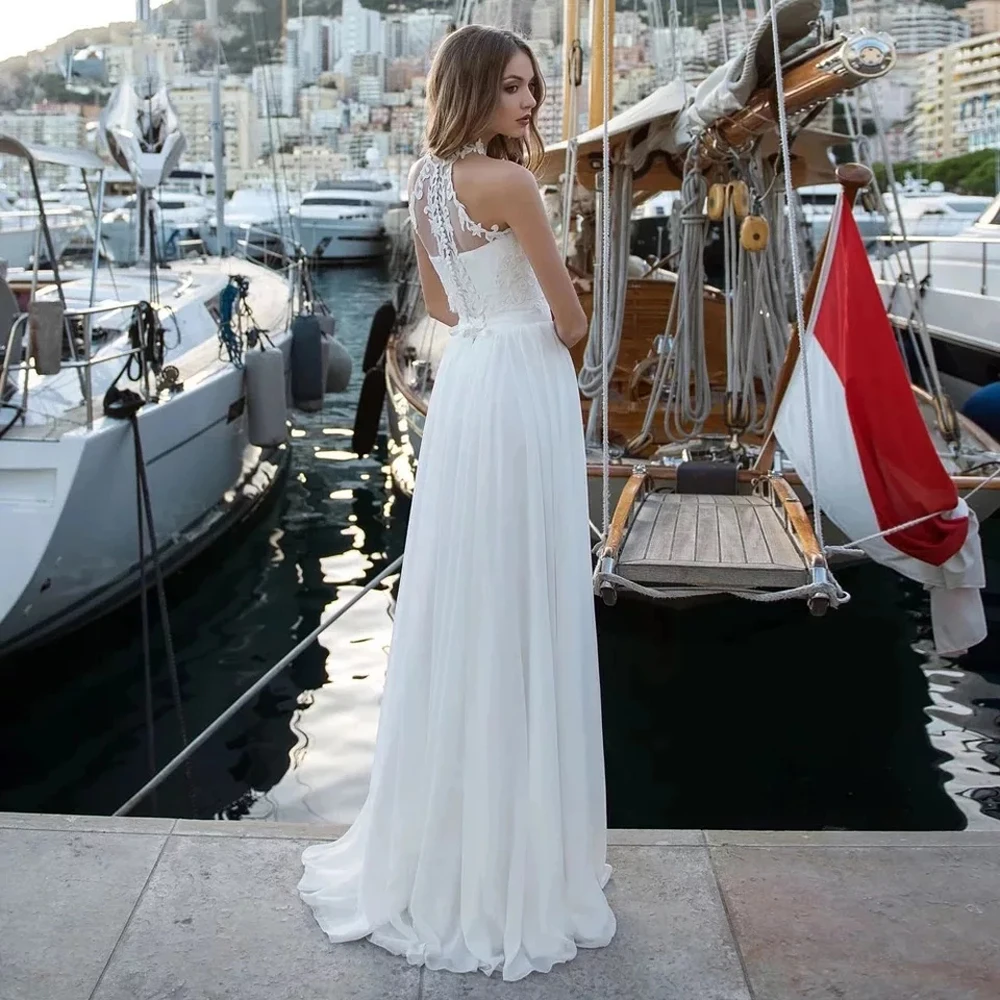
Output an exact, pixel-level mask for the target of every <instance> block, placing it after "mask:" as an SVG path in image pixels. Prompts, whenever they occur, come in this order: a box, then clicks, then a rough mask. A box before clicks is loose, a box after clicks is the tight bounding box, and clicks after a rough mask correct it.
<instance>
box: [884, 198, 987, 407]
mask: <svg viewBox="0 0 1000 1000" xmlns="http://www.w3.org/2000/svg"><path fill="white" fill-rule="evenodd" d="M973 211H974V212H975V214H973ZM893 218H895V215H894V216H893ZM903 219H904V224H905V227H906V241H905V242H904V240H903V238H902V236H901V235H899V233H898V231H897V232H895V233H893V234H891V235H889V236H886V237H883V238H882V239H881V241H880V244H879V248H878V249H877V250H876V251H875V252H873V253H872V254H870V259H871V262H872V268H873V269H874V271H875V275H876V278H877V279H878V281H879V286H880V288H881V290H882V297H883V300H884V301H885V303H886V309H887V311H888V312H889V315H890V316H891V317H892V319H893V323H894V325H895V326H896V327H897V328H898V329H900V330H908V329H910V328H913V327H914V326H915V325H916V324H917V323H918V321H919V320H918V314H917V309H916V304H915V303H914V297H915V296H916V297H917V298H919V308H920V313H921V314H922V316H923V320H924V322H925V323H926V326H927V332H928V334H929V337H930V342H931V344H932V347H933V351H934V356H935V358H936V359H937V366H938V369H939V370H940V373H941V379H942V382H943V384H944V387H945V388H946V389H947V390H948V392H949V394H950V395H951V396H952V398H953V399H954V400H955V402H956V403H957V404H958V405H959V406H961V405H963V404H964V403H965V401H966V400H967V399H968V397H969V396H970V395H971V394H972V393H973V392H975V391H976V390H977V389H978V388H980V387H982V386H984V385H986V384H988V383H990V382H994V381H996V380H997V379H998V378H1000V326H998V325H997V315H998V314H1000V196H998V197H997V198H995V199H990V198H982V197H973V196H961V195H952V194H947V193H943V192H936V193H934V194H933V195H929V196H924V195H920V196H917V197H909V198H906V199H905V200H903ZM908 275H912V280H909V279H908V278H907V276H908ZM914 286H915V287H916V289H917V291H916V293H915V292H914V291H913V287H914ZM911 360H915V359H911Z"/></svg>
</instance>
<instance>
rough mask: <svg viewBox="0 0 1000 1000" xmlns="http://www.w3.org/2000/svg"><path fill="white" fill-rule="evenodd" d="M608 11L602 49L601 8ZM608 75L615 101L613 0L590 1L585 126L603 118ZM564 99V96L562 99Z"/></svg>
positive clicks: (611, 101) (601, 120)
mask: <svg viewBox="0 0 1000 1000" xmlns="http://www.w3.org/2000/svg"><path fill="white" fill-rule="evenodd" d="M605 9H607V12H608V50H607V52H605V51H604V11H605ZM605 74H606V75H607V79H608V90H609V93H610V97H611V100H610V101H609V102H608V108H609V113H610V112H611V111H612V110H613V108H614V100H615V0H591V4H590V86H589V87H588V92H587V125H588V127H589V128H597V126H598V125H600V124H601V123H602V122H603V121H604V77H605ZM564 99H565V98H564Z"/></svg>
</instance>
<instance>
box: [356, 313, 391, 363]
mask: <svg viewBox="0 0 1000 1000" xmlns="http://www.w3.org/2000/svg"><path fill="white" fill-rule="evenodd" d="M395 325H396V307H395V306H394V305H393V304H392V303H391V302H383V303H382V305H380V306H379V307H378V309H376V310H375V315H374V316H372V325H371V326H370V327H369V329H368V343H367V344H366V345H365V355H364V358H363V360H362V362H361V370H362V371H363V372H365V373H366V374H367V373H368V372H369V371H371V369H372V368H374V367H375V365H377V364H378V362H379V358H381V357H382V355H383V354H384V353H385V345H386V344H387V343H388V342H389V335H390V334H391V333H392V330H393V327H394V326H395Z"/></svg>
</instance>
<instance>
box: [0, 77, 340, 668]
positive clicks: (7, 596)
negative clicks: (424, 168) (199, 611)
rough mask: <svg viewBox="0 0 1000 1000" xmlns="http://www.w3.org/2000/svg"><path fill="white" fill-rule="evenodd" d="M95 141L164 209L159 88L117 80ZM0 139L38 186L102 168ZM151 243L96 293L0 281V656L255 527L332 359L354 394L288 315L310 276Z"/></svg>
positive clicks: (163, 108) (312, 321)
mask: <svg viewBox="0 0 1000 1000" xmlns="http://www.w3.org/2000/svg"><path fill="white" fill-rule="evenodd" d="M214 85H215V87H216V88H218V86H219V83H218V73H216V76H215V81H214ZM103 128H104V131H105V134H106V136H107V138H108V146H109V149H110V150H111V153H112V155H113V156H114V158H115V161H116V162H117V163H118V164H119V165H120V166H121V167H122V168H123V169H127V170H128V171H129V172H130V174H131V175H132V177H133V178H134V180H135V183H136V185H137V188H138V189H140V190H141V191H143V193H144V195H145V196H146V197H147V198H150V199H151V200H153V203H154V204H157V203H156V201H155V199H152V194H153V192H156V191H158V190H159V189H160V188H161V185H162V184H163V182H164V181H165V180H166V178H167V177H168V175H169V173H170V170H171V169H172V168H173V167H174V166H175V165H176V162H177V160H178V159H179V157H180V155H181V153H182V152H183V149H184V138H183V135H182V134H181V133H180V130H179V126H178V122H177V117H176V114H175V112H174V109H173V107H172V105H171V102H170V98H169V95H168V94H167V92H166V90H165V89H163V88H160V89H154V86H153V85H152V84H151V83H147V82H146V81H143V82H142V83H141V84H137V85H136V86H133V85H132V83H131V81H127V80H126V81H123V82H122V83H120V84H119V85H118V87H117V88H116V90H115V91H114V92H113V93H112V96H111V99H110V102H109V105H108V107H107V108H106V109H105V113H104V117H103ZM2 142H3V145H2V146H0V148H2V149H3V150H4V152H5V153H7V154H8V155H13V154H17V155H20V156H21V157H22V158H24V159H26V160H28V161H29V163H30V165H31V167H32V169H33V170H34V165H35V163H37V162H46V161H47V162H56V163H62V164H64V165H65V164H67V163H68V164H69V165H72V166H74V167H76V168H77V169H79V170H86V171H91V172H93V173H95V174H97V175H98V176H100V175H101V174H102V173H103V170H104V163H103V161H101V160H100V159H99V158H98V157H96V156H95V155H94V154H92V153H89V152H86V151H78V152H76V153H72V152H67V151H47V150H44V149H40V148H38V147H32V148H30V149H29V148H27V147H25V146H23V145H21V144H19V143H17V142H16V141H14V140H3V141H2ZM217 160H218V166H219V175H220V176H221V167H222V159H221V155H219V154H218V153H217ZM158 209H160V210H162V211H164V212H166V211H167V209H166V204H165V201H161V202H159V204H158ZM100 240H101V220H100V219H98V220H97V222H96V233H95V244H97V245H99V244H100ZM145 246H146V247H147V250H146V255H145V256H144V257H143V259H141V260H140V262H139V266H137V267H134V268H120V267H118V266H115V267H113V268H100V267H98V254H97V252H96V251H95V253H94V257H93V266H92V268H91V271H90V273H89V274H87V276H86V277H75V278H71V277H69V275H68V274H67V273H63V274H62V275H61V276H60V274H59V272H58V270H53V272H52V273H51V274H41V273H39V272H38V271H37V270H35V271H33V272H30V273H24V272H22V273H21V274H17V273H15V272H11V273H10V274H9V275H8V279H7V280H0V352H2V353H0V508H2V510H3V519H4V544H3V554H4V557H3V572H2V573H0V658H2V657H3V656H4V654H6V653H9V652H12V651H14V650H15V649H20V648H23V647H25V646H28V645H34V644H36V643H38V642H40V641H44V640H46V639H48V638H51V637H53V636H54V635H56V634H58V633H60V632H63V631H69V630H71V629H73V628H75V627H77V626H78V625H80V624H82V623H83V622H85V621H90V620H93V618H94V617H95V616H97V615H99V614H101V613H103V612H104V611H106V610H109V609H111V608H112V607H114V606H116V605H118V604H121V603H123V602H124V601H126V600H128V599H129V598H130V597H133V596H135V595H137V594H138V593H140V592H141V591H142V590H143V589H144V588H145V587H147V586H149V585H150V584H152V583H153V582H154V581H156V580H157V579H158V578H159V577H160V576H161V575H165V574H167V573H168V572H170V571H172V570H174V569H176V568H179V567H180V566H182V565H184V564H185V563H186V562H188V561H189V560H190V559H192V558H193V557H194V556H195V555H197V554H198V553H200V552H202V551H203V550H204V549H205V548H206V547H207V546H208V545H209V544H211V543H212V542H213V541H215V540H216V539H217V538H219V537H220V536H221V535H222V534H224V533H225V532H226V531H228V530H229V529H231V528H232V527H234V526H235V525H236V524H238V523H240V522H241V521H243V520H244V519H245V518H247V517H248V516H250V515H251V514H252V513H254V512H256V511H257V510H258V509H259V508H260V507H261V505H262V504H263V503H265V502H266V501H267V500H268V499H269V498H271V497H272V496H274V495H275V494H276V492H277V491H278V489H279V488H280V486H281V483H282V482H283V480H284V475H283V473H284V471H285V470H286V468H287V464H288V458H289V454H290V452H289V449H288V445H287V415H288V399H293V400H295V399H301V400H302V405H306V400H308V405H309V408H310V409H316V408H317V407H318V406H319V405H320V404H321V402H322V397H323V394H324V393H325V391H326V390H327V388H328V387H329V383H328V381H327V377H326V376H327V373H328V372H329V371H331V370H332V368H333V363H332V362H330V361H328V360H327V359H328V358H330V357H332V356H333V354H334V352H335V351H338V352H339V353H340V356H341V361H340V365H341V371H340V377H339V380H338V381H339V384H346V379H347V377H349V376H348V373H346V372H345V371H344V368H345V366H344V363H343V361H344V358H345V357H346V353H345V352H343V350H342V349H341V348H339V345H333V344H332V343H331V342H330V341H329V339H328V333H329V327H330V324H329V323H326V324H324V322H323V321H322V319H321V318H320V317H317V316H314V315H312V314H311V312H310V315H308V316H298V317H296V312H297V310H299V309H301V304H302V303H303V301H304V300H305V298H306V294H305V282H306V276H305V272H304V268H303V266H302V264H301V263H300V262H296V261H292V262H289V265H288V266H287V267H286V268H285V269H284V270H283V271H282V272H280V273H279V272H277V271H274V270H271V269H268V268H265V267H262V266H260V265H258V264H256V263H254V262H252V261H247V260H241V259H238V258H236V257H235V256H227V257H222V258H218V257H216V258H211V257H207V258H206V257H199V258H195V259H185V260H183V261H178V262H175V263H174V264H173V265H171V266H163V265H162V263H161V264H160V265H159V266H157V261H156V260H155V258H151V257H150V255H149V253H148V246H149V242H148V241H146V243H145ZM76 274H77V275H79V274H80V272H79V270H78V271H77V272H76ZM311 308H312V304H311V301H310V310H311ZM293 321H294V322H293ZM293 342H294V343H295V345H296V347H295V351H293ZM303 345H306V346H303ZM348 363H349V359H348ZM303 373H304V374H303ZM297 377H298V380H297ZM303 379H305V380H306V381H307V382H308V383H309V384H308V386H306V388H303V386H305V384H306V383H305V382H304V381H303ZM297 385H298V391H297Z"/></svg>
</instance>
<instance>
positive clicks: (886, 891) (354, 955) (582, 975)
mask: <svg viewBox="0 0 1000 1000" xmlns="http://www.w3.org/2000/svg"><path fill="white" fill-rule="evenodd" d="M337 832H338V831H337V830H334V829H332V828H329V827H323V826H318V825H316V826H291V825H286V824H278V823H266V822H239V823H221V822H193V821H185V820H176V821H175V820H170V819H164V820H158V819H128V818H126V819H108V818H101V817H70V816H35V815H20V814H9V813H8V814H4V813H0V1000H229V998H232V1000H368V998H371V1000H397V998H399V1000H452V998H460V997H461V998H466V1000H478V998H497V1000H506V998H512V997H516V998H525V1000H532V998H536V997H538V998H552V1000H566V998H591V997H593V998H600V1000H618V998H627V1000H660V998H662V1000H749V998H759V1000H812V998H817V1000H818V998H846V1000H997V998H998V997H1000V832H997V833H993V832H988V833H983V832H963V833H910V834H894V833H846V832H837V833H756V832H742V833H738V832H737V833H725V832H721V833H720V832H701V831H685V830H616V831H612V832H611V834H610V836H609V840H610V844H611V847H610V851H609V853H610V861H611V863H612V865H613V866H614V875H613V876H612V879H611V882H610V883H609V888H608V894H609V898H610V900H611V904H612V906H613V907H614V909H615V912H616V913H617V916H618V935H617V937H616V938H615V940H614V941H613V942H612V944H611V946H610V947H608V948H606V949H604V950H601V951H581V953H580V955H579V956H578V957H577V958H576V959H575V960H574V961H573V962H570V963H569V964H567V965H564V966H557V967H556V969H555V970H553V971H552V972H551V973H549V974H548V975H532V976H529V977H528V978H527V979H525V980H522V981H521V982H519V983H504V982H502V981H501V980H499V979H498V978H497V976H494V977H493V978H492V979H487V978H486V977H485V976H483V975H481V974H479V973H471V974H468V975H462V976H456V975H452V974H449V973H434V972H428V971H426V970H420V969H416V968H412V967H410V966H408V965H407V964H406V962H405V960H403V959H400V958H395V957H393V956H391V955H388V954H386V953H384V952H382V951H380V950H379V949H377V948H375V947H373V946H372V945H370V944H368V943H367V942H359V943H355V944H349V945H331V944H330V943H329V942H328V941H327V940H326V938H325V937H324V936H323V934H322V933H321V932H320V930H319V928H318V927H317V926H316V924H315V923H314V921H313V919H312V916H311V913H310V912H309V911H308V910H307V908H306V907H305V906H304V905H303V904H302V903H301V902H300V900H299V898H298V895H297V893H296V889H295V886H296V883H297V881H298V878H299V865H300V862H299V855H300V853H301V851H302V848H303V847H304V846H305V845H306V844H308V843H312V842H315V841H317V840H322V839H329V838H331V837H334V836H336V835H337Z"/></svg>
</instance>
